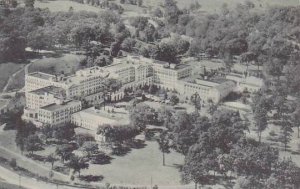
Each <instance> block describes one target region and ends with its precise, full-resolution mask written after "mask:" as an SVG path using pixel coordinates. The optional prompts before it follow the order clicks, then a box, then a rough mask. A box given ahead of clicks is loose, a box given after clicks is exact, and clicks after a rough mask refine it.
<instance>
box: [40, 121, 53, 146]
mask: <svg viewBox="0 0 300 189" xmlns="http://www.w3.org/2000/svg"><path fill="white" fill-rule="evenodd" d="M41 132H42V134H43V135H44V136H45V139H46V143H47V141H48V139H49V138H52V136H53V128H52V126H51V125H49V124H45V125H43V126H42V128H41Z"/></svg>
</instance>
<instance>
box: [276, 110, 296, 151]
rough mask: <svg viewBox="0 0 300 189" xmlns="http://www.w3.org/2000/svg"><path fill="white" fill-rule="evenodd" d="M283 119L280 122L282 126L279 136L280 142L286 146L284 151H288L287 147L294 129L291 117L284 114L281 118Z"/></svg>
mask: <svg viewBox="0 0 300 189" xmlns="http://www.w3.org/2000/svg"><path fill="white" fill-rule="evenodd" d="M281 119H282V120H280V121H279V124H280V134H279V141H280V142H281V143H282V144H284V150H285V151H286V149H287V145H288V143H289V142H290V140H291V139H292V133H293V132H294V131H293V128H292V123H291V118H290V116H289V115H286V114H283V115H282V116H281Z"/></svg>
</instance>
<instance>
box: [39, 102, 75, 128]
mask: <svg viewBox="0 0 300 189" xmlns="http://www.w3.org/2000/svg"><path fill="white" fill-rule="evenodd" d="M80 110H81V102H80V101H76V100H70V101H62V102H61V103H53V104H49V105H47V106H43V107H41V108H39V110H38V119H37V120H38V121H39V122H41V123H44V124H49V125H60V124H65V123H68V122H70V121H71V116H72V114H73V113H75V112H78V111H80Z"/></svg>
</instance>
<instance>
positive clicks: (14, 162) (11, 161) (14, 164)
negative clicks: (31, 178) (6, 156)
mask: <svg viewBox="0 0 300 189" xmlns="http://www.w3.org/2000/svg"><path fill="white" fill-rule="evenodd" d="M9 165H10V166H11V167H12V168H13V169H15V168H17V160H16V159H15V158H12V159H11V160H10V162H9Z"/></svg>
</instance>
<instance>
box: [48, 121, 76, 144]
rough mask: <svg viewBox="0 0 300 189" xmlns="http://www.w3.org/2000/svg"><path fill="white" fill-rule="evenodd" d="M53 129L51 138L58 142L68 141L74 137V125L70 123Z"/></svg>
mask: <svg viewBox="0 0 300 189" xmlns="http://www.w3.org/2000/svg"><path fill="white" fill-rule="evenodd" d="M52 127H53V130H54V131H53V137H54V138H56V139H58V140H61V141H62V140H68V141H70V140H71V139H73V137H74V136H75V130H74V129H75V125H73V124H71V123H66V124H64V125H57V126H52Z"/></svg>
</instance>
